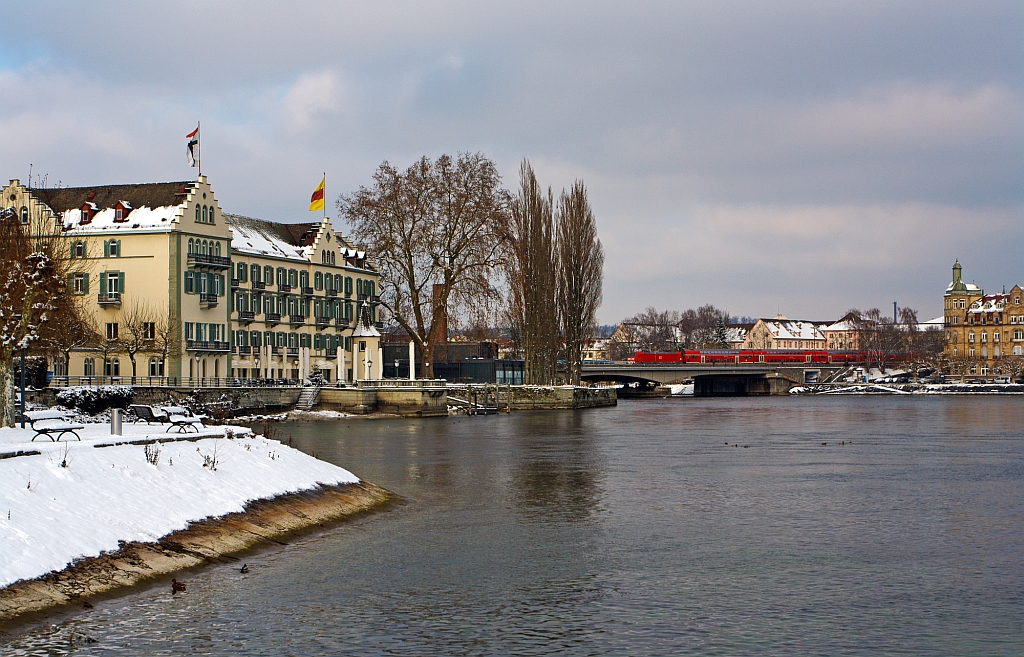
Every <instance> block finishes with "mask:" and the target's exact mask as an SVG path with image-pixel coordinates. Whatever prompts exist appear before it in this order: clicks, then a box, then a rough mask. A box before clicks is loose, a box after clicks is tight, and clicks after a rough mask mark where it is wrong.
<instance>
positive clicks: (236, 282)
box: [231, 278, 242, 290]
mask: <svg viewBox="0 0 1024 657" xmlns="http://www.w3.org/2000/svg"><path fill="white" fill-rule="evenodd" d="M241 284H242V283H241V281H239V280H238V279H237V278H232V279H231V289H232V290H237V289H238V288H239V286H241Z"/></svg>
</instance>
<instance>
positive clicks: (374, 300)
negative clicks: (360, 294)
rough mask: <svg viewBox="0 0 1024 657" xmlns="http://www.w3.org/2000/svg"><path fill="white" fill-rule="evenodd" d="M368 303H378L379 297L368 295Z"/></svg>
mask: <svg viewBox="0 0 1024 657" xmlns="http://www.w3.org/2000/svg"><path fill="white" fill-rule="evenodd" d="M370 303H380V297H379V296H377V295H376V294H371V295H370Z"/></svg>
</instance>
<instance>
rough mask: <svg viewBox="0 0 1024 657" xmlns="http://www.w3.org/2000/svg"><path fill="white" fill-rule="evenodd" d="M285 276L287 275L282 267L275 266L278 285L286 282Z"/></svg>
mask: <svg viewBox="0 0 1024 657" xmlns="http://www.w3.org/2000/svg"><path fill="white" fill-rule="evenodd" d="M287 276H288V275H287V274H286V273H285V270H284V267H278V268H277V284H278V285H287V284H288V278H287Z"/></svg>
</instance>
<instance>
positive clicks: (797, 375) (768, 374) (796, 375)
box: [580, 363, 847, 397]
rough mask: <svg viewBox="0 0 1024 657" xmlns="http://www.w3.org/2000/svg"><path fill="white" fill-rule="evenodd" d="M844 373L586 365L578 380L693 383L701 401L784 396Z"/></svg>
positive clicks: (837, 368)
mask: <svg viewBox="0 0 1024 657" xmlns="http://www.w3.org/2000/svg"><path fill="white" fill-rule="evenodd" d="M846 369H847V367H846V366H845V365H839V364H832V363H785V364H781V365H766V364H765V363H751V364H731V363H727V364H709V363H615V364H585V365H583V371H582V376H581V377H580V378H581V379H583V380H584V381H591V382H595V383H596V382H602V381H603V382H615V383H623V384H638V385H640V386H641V387H647V388H653V387H654V386H657V385H665V384H668V383H680V382H682V381H685V380H688V379H693V384H694V385H693V389H694V394H695V395H697V396H702V397H713V396H742V395H783V394H787V393H788V392H789V389H790V388H792V387H793V386H796V385H803V384H804V383H817V382H821V381H828V380H829V379H830V378H832V377H834V376H837V375H838V374H839V373H841V372H843V371H845V370H846Z"/></svg>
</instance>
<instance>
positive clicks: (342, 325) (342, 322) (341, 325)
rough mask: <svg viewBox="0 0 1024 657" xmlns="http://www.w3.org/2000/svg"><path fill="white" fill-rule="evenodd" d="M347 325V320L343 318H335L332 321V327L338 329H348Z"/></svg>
mask: <svg viewBox="0 0 1024 657" xmlns="http://www.w3.org/2000/svg"><path fill="white" fill-rule="evenodd" d="M349 323H350V322H349V320H347V319H345V318H344V317H336V318H335V319H334V325H335V326H337V327H338V328H348V325H349Z"/></svg>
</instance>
